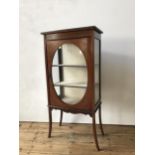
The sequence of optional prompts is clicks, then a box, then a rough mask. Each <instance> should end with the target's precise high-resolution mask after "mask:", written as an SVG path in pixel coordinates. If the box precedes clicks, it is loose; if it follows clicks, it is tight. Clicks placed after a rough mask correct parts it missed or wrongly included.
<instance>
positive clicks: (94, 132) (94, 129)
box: [92, 113, 100, 151]
mask: <svg viewBox="0 0 155 155" xmlns="http://www.w3.org/2000/svg"><path fill="white" fill-rule="evenodd" d="M92 123H93V134H94V140H95V144H96V148H97V150H98V151H100V148H99V144H98V140H97V134H96V121H95V113H94V114H93V116H92Z"/></svg>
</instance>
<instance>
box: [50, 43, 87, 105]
mask: <svg viewBox="0 0 155 155" xmlns="http://www.w3.org/2000/svg"><path fill="white" fill-rule="evenodd" d="M52 77H53V84H54V87H55V90H56V93H57V95H58V96H59V97H60V98H61V100H62V101H63V102H64V103H66V104H76V103H78V102H79V101H80V100H81V99H82V98H83V97H84V95H85V92H86V88H87V80H88V78H87V66H86V60H85V57H84V54H83V52H82V51H81V50H80V49H79V47H77V46H76V45H74V44H62V45H61V46H60V47H59V48H58V49H57V50H56V52H55V55H54V59H53V63H52Z"/></svg>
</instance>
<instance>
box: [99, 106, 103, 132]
mask: <svg viewBox="0 0 155 155" xmlns="http://www.w3.org/2000/svg"><path fill="white" fill-rule="evenodd" d="M101 110H102V109H101V105H100V107H99V123H100V129H101V133H102V135H104V130H103V126H102V114H101Z"/></svg>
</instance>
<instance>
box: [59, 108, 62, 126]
mask: <svg viewBox="0 0 155 155" xmlns="http://www.w3.org/2000/svg"><path fill="white" fill-rule="evenodd" d="M62 119H63V111H62V110H60V122H59V126H62Z"/></svg>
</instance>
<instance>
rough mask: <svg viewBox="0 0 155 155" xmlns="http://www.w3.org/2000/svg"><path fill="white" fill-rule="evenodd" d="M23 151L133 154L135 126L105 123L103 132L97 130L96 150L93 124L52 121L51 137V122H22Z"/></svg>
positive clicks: (34, 154)
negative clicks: (49, 136)
mask: <svg viewBox="0 0 155 155" xmlns="http://www.w3.org/2000/svg"><path fill="white" fill-rule="evenodd" d="M19 131H20V133H19V134H20V150H19V151H20V155H134V154H135V153H134V151H135V128H134V126H122V125H104V131H105V135H104V136H102V134H101V131H100V130H99V126H98V125H97V133H98V140H99V144H100V147H101V148H102V149H103V151H97V150H96V147H95V143H94V138H93V134H92V125H91V124H67V123H63V124H62V126H59V124H58V123H53V131H52V137H51V138H48V123H34V122H20V124H19Z"/></svg>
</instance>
